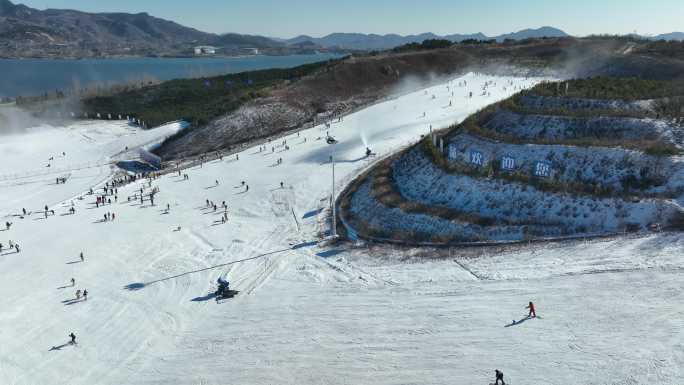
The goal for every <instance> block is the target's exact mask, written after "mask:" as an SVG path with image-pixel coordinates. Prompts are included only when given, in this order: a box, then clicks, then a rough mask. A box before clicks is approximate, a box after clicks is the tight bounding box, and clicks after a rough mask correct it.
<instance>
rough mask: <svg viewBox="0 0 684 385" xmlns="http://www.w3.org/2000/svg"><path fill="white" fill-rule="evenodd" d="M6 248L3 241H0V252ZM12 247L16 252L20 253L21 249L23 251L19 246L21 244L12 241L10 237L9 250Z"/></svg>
mask: <svg viewBox="0 0 684 385" xmlns="http://www.w3.org/2000/svg"><path fill="white" fill-rule="evenodd" d="M4 248H5V245H3V244H2V242H0V253H1V252H2V251H3V250H4ZM12 249H14V252H15V253H19V251H21V249H20V248H19V244H18V243H16V242H12V240H11V239H10V241H9V250H12Z"/></svg>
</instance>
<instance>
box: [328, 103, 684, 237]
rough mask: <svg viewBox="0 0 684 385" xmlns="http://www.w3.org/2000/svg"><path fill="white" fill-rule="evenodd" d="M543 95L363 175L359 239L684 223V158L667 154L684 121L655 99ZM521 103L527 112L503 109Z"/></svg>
mask: <svg viewBox="0 0 684 385" xmlns="http://www.w3.org/2000/svg"><path fill="white" fill-rule="evenodd" d="M533 92H534V90H532V91H531V93H532V94H530V93H529V92H528V93H525V94H523V95H516V96H514V97H513V98H511V99H509V100H505V101H502V102H501V103H497V104H496V105H493V106H490V107H488V108H486V109H483V110H481V111H479V112H478V113H477V114H475V115H473V116H472V117H469V118H468V120H466V121H465V122H464V123H462V124H460V125H457V126H454V127H452V128H450V129H449V130H445V131H441V132H439V133H436V134H434V135H432V136H431V137H429V138H426V139H425V140H424V141H423V142H422V143H420V144H417V145H415V146H413V147H412V148H411V149H409V150H406V151H402V152H400V153H398V154H397V155H395V156H394V157H392V158H390V159H388V160H385V161H383V162H381V163H379V164H378V165H377V166H376V167H375V168H373V169H371V170H369V171H368V172H367V173H366V174H364V175H362V176H361V177H360V178H359V179H357V180H356V181H354V182H353V183H352V185H351V186H350V187H349V188H348V189H347V191H345V193H344V194H343V196H342V199H341V200H340V208H341V218H342V220H343V223H344V224H345V226H346V228H347V230H348V231H349V233H350V235H351V236H352V237H356V236H361V237H362V238H366V239H372V240H376V241H391V242H398V243H407V244H413V245H415V244H442V245H443V244H461V243H471V244H475V243H477V244H483V243H484V244H487V243H502V242H520V241H528V240H549V239H561V238H562V239H567V238H572V237H591V236H601V235H614V234H619V233H625V232H634V231H647V230H651V231H653V230H655V231H659V230H661V229H663V228H681V226H682V224H683V223H684V222H683V221H682V220H683V219H684V213H683V210H682V207H681V205H680V202H681V201H682V199H683V198H684V162H682V158H681V156H678V155H674V156H673V155H670V154H669V152H672V151H675V152H677V151H681V150H680V149H681V142H680V140H679V139H678V138H680V137H682V136H683V134H684V128H683V127H681V126H680V125H679V124H677V123H675V122H673V121H666V120H661V119H654V118H645V117H644V116H646V115H649V114H651V111H649V110H647V107H648V106H649V105H650V102H649V101H633V102H624V101H610V100H604V101H601V100H593V99H578V98H561V97H556V98H542V97H537V96H534V94H533ZM516 103H517V106H520V105H522V106H524V107H525V112H514V111H511V110H509V109H507V108H505V106H513V107H515V108H519V107H516ZM558 107H562V108H565V110H562V109H561V110H558V109H557V108H558ZM559 111H560V112H559ZM606 111H608V112H606ZM555 113H562V115H554V114H555ZM602 113H606V114H607V116H604V115H602ZM624 115H629V116H624ZM632 115H634V116H632ZM623 146H629V148H625V147H623Z"/></svg>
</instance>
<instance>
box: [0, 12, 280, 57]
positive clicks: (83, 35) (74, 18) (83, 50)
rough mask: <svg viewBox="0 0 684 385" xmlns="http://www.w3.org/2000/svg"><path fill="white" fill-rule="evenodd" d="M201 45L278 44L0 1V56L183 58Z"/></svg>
mask: <svg viewBox="0 0 684 385" xmlns="http://www.w3.org/2000/svg"><path fill="white" fill-rule="evenodd" d="M200 44H201V45H214V46H217V47H219V48H220V49H222V50H224V52H226V53H230V51H231V50H236V49H239V48H243V47H254V48H262V49H264V48H280V47H282V46H283V44H282V43H279V42H276V41H274V40H271V39H268V38H265V37H261V36H248V35H239V34H226V35H216V34H211V33H205V32H201V31H198V30H196V29H193V28H188V27H184V26H182V25H180V24H177V23H174V22H172V21H168V20H164V19H160V18H156V17H153V16H150V15H148V14H147V13H138V14H128V13H86V12H80V11H75V10H58V9H47V10H44V11H41V10H37V9H33V8H29V7H27V6H25V5H21V4H18V5H15V4H13V3H12V2H10V1H9V0H0V57H45V56H56V57H82V56H85V57H91V56H108V55H182V54H190V53H191V52H192V46H194V45H200Z"/></svg>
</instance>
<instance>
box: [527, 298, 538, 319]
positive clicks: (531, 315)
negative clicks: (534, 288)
mask: <svg viewBox="0 0 684 385" xmlns="http://www.w3.org/2000/svg"><path fill="white" fill-rule="evenodd" d="M525 309H530V312H529V313H528V314H527V316H528V317H536V316H537V313H536V312H535V311H534V304H533V303H532V301H530V304H529V305H527V306H526V307H525Z"/></svg>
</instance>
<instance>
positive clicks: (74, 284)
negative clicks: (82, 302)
mask: <svg viewBox="0 0 684 385" xmlns="http://www.w3.org/2000/svg"><path fill="white" fill-rule="evenodd" d="M71 286H76V280H75V279H73V278H71Z"/></svg>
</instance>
